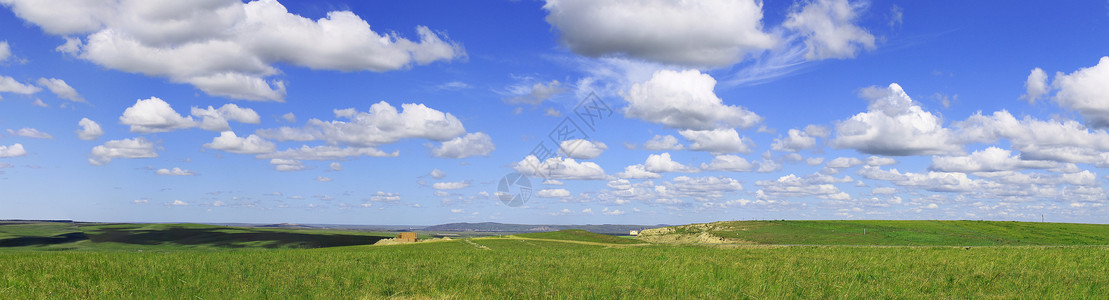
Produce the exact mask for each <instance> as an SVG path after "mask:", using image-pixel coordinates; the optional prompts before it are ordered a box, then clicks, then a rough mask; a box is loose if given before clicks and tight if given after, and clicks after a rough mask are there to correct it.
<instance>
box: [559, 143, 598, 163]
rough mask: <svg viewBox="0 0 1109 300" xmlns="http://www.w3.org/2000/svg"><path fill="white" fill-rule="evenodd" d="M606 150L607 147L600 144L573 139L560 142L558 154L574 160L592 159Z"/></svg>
mask: <svg viewBox="0 0 1109 300" xmlns="http://www.w3.org/2000/svg"><path fill="white" fill-rule="evenodd" d="M607 149H608V145H605V143H602V142H594V141H588V140H583V139H575V140H565V141H562V143H561V144H560V145H559V148H558V152H559V153H562V154H564V155H566V156H569V157H571V158H576V159H594V158H597V157H598V156H601V153H604V152H605V150H607Z"/></svg>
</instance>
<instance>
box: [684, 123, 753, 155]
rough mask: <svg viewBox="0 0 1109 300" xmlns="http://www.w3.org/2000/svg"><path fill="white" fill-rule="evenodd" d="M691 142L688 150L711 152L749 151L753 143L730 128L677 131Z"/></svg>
mask: <svg viewBox="0 0 1109 300" xmlns="http://www.w3.org/2000/svg"><path fill="white" fill-rule="evenodd" d="M678 133H679V134H681V135H682V136H683V137H685V138H686V139H687V140H689V141H690V142H693V144H691V145H689V150H694V151H708V152H712V153H750V152H751V148H752V147H753V145H754V142H752V141H751V140H750V139H748V138H747V137H740V136H739V132H736V131H735V129H732V128H724V129H713V130H682V131H679V132H678Z"/></svg>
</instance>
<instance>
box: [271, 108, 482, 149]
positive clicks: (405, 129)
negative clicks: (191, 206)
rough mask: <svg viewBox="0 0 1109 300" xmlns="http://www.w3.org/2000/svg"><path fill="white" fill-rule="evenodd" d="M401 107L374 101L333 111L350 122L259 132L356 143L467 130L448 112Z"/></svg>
mask: <svg viewBox="0 0 1109 300" xmlns="http://www.w3.org/2000/svg"><path fill="white" fill-rule="evenodd" d="M401 108H402V111H401V112H398V111H397V108H396V107H393V106H392V105H389V103H386V102H385V101H382V102H378V103H375V104H373V105H371V106H370V110H369V111H368V112H359V111H356V110H354V109H351V108H348V109H337V110H335V111H334V113H335V116H336V117H338V118H346V119H348V120H350V121H349V122H346V121H321V120H319V119H311V120H308V122H307V124H306V125H305V126H304V127H303V128H290V127H281V128H275V129H262V130H258V131H257V132H256V133H257V134H258V135H259V136H262V137H265V138H268V139H272V140H277V141H312V140H323V141H326V142H328V144H344V145H349V146H355V147H370V146H377V145H381V144H387V143H392V142H396V141H398V140H401V139H406V138H425V139H429V140H434V141H446V140H449V139H452V138H455V137H458V136H460V135H462V134H463V133H466V129H465V128H464V127H463V126H462V122H461V121H459V120H458V118H455V117H454V116H453V115H451V114H449V113H443V112H441V111H438V110H435V109H432V108H429V107H427V106H424V105H423V104H411V103H406V104H402V105H401Z"/></svg>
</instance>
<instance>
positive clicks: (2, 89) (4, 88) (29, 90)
mask: <svg viewBox="0 0 1109 300" xmlns="http://www.w3.org/2000/svg"><path fill="white" fill-rule="evenodd" d="M41 90H42V89H40V88H38V87H37V86H33V85H30V84H22V83H19V81H16V80H15V79H14V78H11V77H8V76H3V75H0V93H15V94H20V95H31V94H34V93H38V92H39V91H41Z"/></svg>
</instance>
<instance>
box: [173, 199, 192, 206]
mask: <svg viewBox="0 0 1109 300" xmlns="http://www.w3.org/2000/svg"><path fill="white" fill-rule="evenodd" d="M169 205H172V206H188V205H189V203H188V202H185V201H181V200H173V202H170V203H169Z"/></svg>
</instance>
